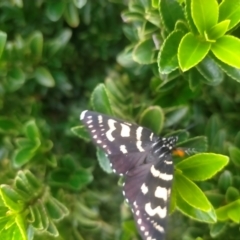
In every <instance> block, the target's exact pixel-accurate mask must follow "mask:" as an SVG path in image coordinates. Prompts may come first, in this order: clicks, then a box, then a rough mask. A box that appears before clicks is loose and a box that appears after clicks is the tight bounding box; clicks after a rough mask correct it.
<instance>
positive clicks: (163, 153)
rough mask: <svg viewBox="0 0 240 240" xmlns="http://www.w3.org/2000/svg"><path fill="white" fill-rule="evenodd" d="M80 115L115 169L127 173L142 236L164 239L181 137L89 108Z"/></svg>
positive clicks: (129, 197)
mask: <svg viewBox="0 0 240 240" xmlns="http://www.w3.org/2000/svg"><path fill="white" fill-rule="evenodd" d="M80 119H81V121H82V122H83V124H84V125H85V126H86V127H87V129H88V131H89V132H90V135H91V137H92V140H93V142H94V143H95V144H96V145H97V146H98V147H100V148H101V149H103V150H104V152H105V153H106V155H107V156H108V158H109V160H110V165H111V167H112V169H113V172H115V173H116V174H118V175H121V176H124V177H125V183H124V185H123V195H124V197H125V198H126V201H127V202H128V203H129V205H130V207H131V209H132V212H133V215H134V219H135V222H136V225H137V228H138V231H139V233H140V235H141V237H142V239H143V240H163V239H164V236H165V232H166V220H167V209H168V203H169V197H170V193H171V184H172V179H173V162H172V152H173V151H174V149H175V144H176V142H177V137H176V136H172V137H168V138H164V137H159V136H157V135H155V134H154V133H153V132H152V131H151V130H150V129H148V128H145V127H141V126H138V125H136V124H133V123H128V122H125V121H122V120H120V119H117V118H114V117H110V116H106V115H104V114H100V113H97V112H92V111H88V110H85V111H83V112H82V113H81V115H80Z"/></svg>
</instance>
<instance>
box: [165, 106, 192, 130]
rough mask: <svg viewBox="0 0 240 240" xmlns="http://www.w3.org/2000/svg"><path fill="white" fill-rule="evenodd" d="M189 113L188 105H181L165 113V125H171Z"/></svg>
mask: <svg viewBox="0 0 240 240" xmlns="http://www.w3.org/2000/svg"><path fill="white" fill-rule="evenodd" d="M187 113H188V107H185V106H180V107H177V108H174V109H171V110H170V111H169V112H167V113H166V114H165V118H166V120H165V122H164V127H170V126H173V125H174V124H176V123H177V122H179V121H180V120H181V119H182V118H183V117H184V116H185V115H186V114H187Z"/></svg>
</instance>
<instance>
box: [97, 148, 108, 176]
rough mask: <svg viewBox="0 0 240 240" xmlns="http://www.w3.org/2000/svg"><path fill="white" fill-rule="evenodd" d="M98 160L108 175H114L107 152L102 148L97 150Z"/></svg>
mask: <svg viewBox="0 0 240 240" xmlns="http://www.w3.org/2000/svg"><path fill="white" fill-rule="evenodd" d="M97 158H98V162H99V165H100V167H101V168H102V169H103V170H104V171H105V172H107V173H112V168H111V167H110V162H109V159H108V158H107V156H106V154H105V152H104V151H103V150H101V149H100V148H97Z"/></svg>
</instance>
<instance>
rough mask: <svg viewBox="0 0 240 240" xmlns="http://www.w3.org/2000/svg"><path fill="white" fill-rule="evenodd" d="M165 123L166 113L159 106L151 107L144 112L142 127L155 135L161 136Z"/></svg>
mask: <svg viewBox="0 0 240 240" xmlns="http://www.w3.org/2000/svg"><path fill="white" fill-rule="evenodd" d="M163 122H164V113H163V110H162V109H161V108H160V107H159V106H151V107H149V108H147V109H146V110H145V111H143V112H142V114H141V116H140V125H141V126H145V127H147V128H150V129H151V130H152V131H153V132H154V133H156V134H159V133H160V132H161V130H162V127H163Z"/></svg>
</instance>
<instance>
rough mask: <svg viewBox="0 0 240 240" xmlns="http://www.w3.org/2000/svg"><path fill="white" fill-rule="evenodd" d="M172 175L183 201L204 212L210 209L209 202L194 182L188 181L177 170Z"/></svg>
mask: <svg viewBox="0 0 240 240" xmlns="http://www.w3.org/2000/svg"><path fill="white" fill-rule="evenodd" d="M174 177H175V181H176V183H177V191H178V193H179V195H180V196H181V197H182V198H183V200H184V201H186V202H187V203H188V204H189V205H190V206H192V207H194V208H197V209H200V210H202V211H204V212H208V211H210V210H211V208H212V206H211V203H210V202H209V201H208V199H207V198H206V196H205V195H204V193H203V192H202V191H201V190H200V188H199V187H198V186H197V185H196V184H195V183H193V182H192V181H190V180H189V179H188V178H186V177H185V176H184V175H183V174H180V173H178V171H177V172H176V174H175V176H174Z"/></svg>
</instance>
